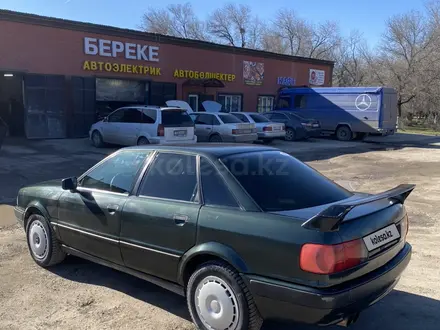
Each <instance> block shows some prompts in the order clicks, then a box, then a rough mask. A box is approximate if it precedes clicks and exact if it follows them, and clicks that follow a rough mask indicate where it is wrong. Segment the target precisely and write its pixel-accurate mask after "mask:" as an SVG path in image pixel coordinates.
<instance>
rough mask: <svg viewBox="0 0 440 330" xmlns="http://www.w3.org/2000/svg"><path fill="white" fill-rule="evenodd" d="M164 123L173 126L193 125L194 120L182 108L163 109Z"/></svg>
mask: <svg viewBox="0 0 440 330" xmlns="http://www.w3.org/2000/svg"><path fill="white" fill-rule="evenodd" d="M162 124H163V125H164V126H171V127H191V126H194V121H193V120H192V119H191V117H190V116H189V115H188V113H187V112H186V111H184V110H182V109H170V110H162Z"/></svg>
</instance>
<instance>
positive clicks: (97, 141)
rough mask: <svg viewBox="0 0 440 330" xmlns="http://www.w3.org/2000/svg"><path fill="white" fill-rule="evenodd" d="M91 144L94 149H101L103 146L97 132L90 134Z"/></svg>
mask: <svg viewBox="0 0 440 330" xmlns="http://www.w3.org/2000/svg"><path fill="white" fill-rule="evenodd" d="M92 143H93V145H94V146H95V147H96V148H102V147H103V146H104V140H103V138H102V135H101V133H99V132H98V131H97V130H95V131H93V133H92Z"/></svg>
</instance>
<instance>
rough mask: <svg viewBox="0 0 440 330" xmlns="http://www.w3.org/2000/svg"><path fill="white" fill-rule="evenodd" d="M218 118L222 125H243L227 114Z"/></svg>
mask: <svg viewBox="0 0 440 330" xmlns="http://www.w3.org/2000/svg"><path fill="white" fill-rule="evenodd" d="M218 117H219V118H220V120H221V121H222V122H223V123H224V124H235V123H243V122H242V121H241V120H240V119H238V118H237V117H235V116H234V115H231V114H229V113H223V114H219V115H218Z"/></svg>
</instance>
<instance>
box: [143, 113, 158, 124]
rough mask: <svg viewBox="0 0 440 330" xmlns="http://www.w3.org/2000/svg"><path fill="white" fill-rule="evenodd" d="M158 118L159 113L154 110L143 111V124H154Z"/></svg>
mask: <svg viewBox="0 0 440 330" xmlns="http://www.w3.org/2000/svg"><path fill="white" fill-rule="evenodd" d="M156 118H157V111H156V110H153V109H145V110H143V116H142V123H144V124H154V123H155V122H156Z"/></svg>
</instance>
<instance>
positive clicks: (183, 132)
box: [174, 130, 186, 136]
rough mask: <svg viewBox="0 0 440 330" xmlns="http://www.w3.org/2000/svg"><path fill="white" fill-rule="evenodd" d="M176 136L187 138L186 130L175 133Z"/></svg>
mask: <svg viewBox="0 0 440 330" xmlns="http://www.w3.org/2000/svg"><path fill="white" fill-rule="evenodd" d="M174 136H186V130H180V131H174Z"/></svg>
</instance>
